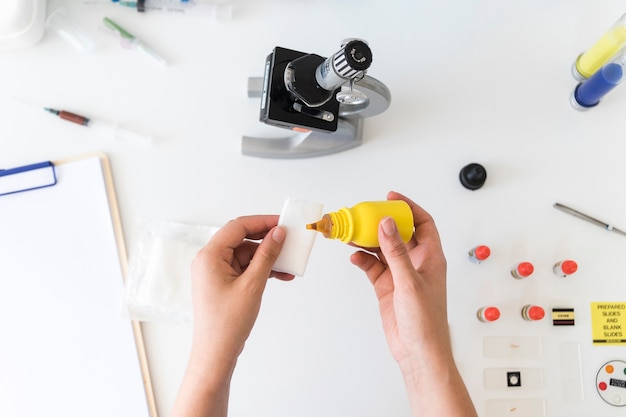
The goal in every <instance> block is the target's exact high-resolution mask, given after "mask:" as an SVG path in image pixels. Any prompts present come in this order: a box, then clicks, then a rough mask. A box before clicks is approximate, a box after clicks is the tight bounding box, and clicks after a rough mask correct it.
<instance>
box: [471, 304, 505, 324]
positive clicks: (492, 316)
mask: <svg viewBox="0 0 626 417" xmlns="http://www.w3.org/2000/svg"><path fill="white" fill-rule="evenodd" d="M476 317H478V320H480V321H482V322H483V323H492V322H494V321H496V320H498V319H499V318H500V310H499V309H498V308H497V307H493V306H485V307H481V308H479V309H478V311H477V312H476Z"/></svg>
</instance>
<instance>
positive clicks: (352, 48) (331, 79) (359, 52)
mask: <svg viewBox="0 0 626 417" xmlns="http://www.w3.org/2000/svg"><path fill="white" fill-rule="evenodd" d="M370 65H372V50H371V49H370V47H369V46H368V45H367V43H365V41H363V40H360V39H351V40H349V41H347V42H345V43H344V44H343V45H342V46H341V49H340V50H339V51H337V52H336V53H334V54H333V55H332V56H331V57H329V58H327V59H326V60H325V61H324V62H323V63H322V64H320V65H319V66H318V67H317V69H316V70H315V79H316V81H317V83H318V84H319V85H320V87H322V88H323V89H325V90H328V91H333V90H335V89H336V88H338V87H340V86H341V85H342V84H345V83H346V82H347V81H349V80H351V79H355V78H361V77H362V76H363V75H364V74H365V71H366V70H367V69H368V68H369V67H370Z"/></svg>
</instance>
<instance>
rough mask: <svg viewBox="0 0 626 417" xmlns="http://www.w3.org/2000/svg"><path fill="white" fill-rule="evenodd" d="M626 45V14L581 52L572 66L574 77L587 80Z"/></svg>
mask: <svg viewBox="0 0 626 417" xmlns="http://www.w3.org/2000/svg"><path fill="white" fill-rule="evenodd" d="M625 46H626V14H624V15H623V16H622V17H620V18H619V19H618V20H617V22H615V23H614V24H613V26H611V28H610V29H609V30H608V31H607V32H606V33H605V34H604V35H602V37H601V38H600V39H599V40H598V41H597V42H596V43H595V44H594V45H593V46H592V47H591V48H589V49H588V50H587V51H585V52H584V53H582V54H580V56H579V57H578V59H576V62H575V63H574V65H573V67H572V74H573V75H574V78H576V79H577V80H579V81H582V80H585V79H587V78H589V77H591V76H592V75H593V74H595V73H596V71H598V70H599V69H600V68H601V67H602V66H603V65H604V64H606V63H607V62H609V60H610V59H611V58H612V57H613V56H615V54H616V53H617V52H618V51H619V50H620V49H622V48H624V47H625Z"/></svg>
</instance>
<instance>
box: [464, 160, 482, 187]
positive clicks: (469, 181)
mask: <svg viewBox="0 0 626 417" xmlns="http://www.w3.org/2000/svg"><path fill="white" fill-rule="evenodd" d="M459 179H460V180H461V184H463V187H465V188H467V189H468V190H478V189H479V188H480V187H482V186H483V184H484V183H485V181H486V180H487V170H486V169H485V167H483V166H482V165H480V164H477V163H471V164H469V165H466V166H464V167H463V169H462V170H461V172H460V173H459Z"/></svg>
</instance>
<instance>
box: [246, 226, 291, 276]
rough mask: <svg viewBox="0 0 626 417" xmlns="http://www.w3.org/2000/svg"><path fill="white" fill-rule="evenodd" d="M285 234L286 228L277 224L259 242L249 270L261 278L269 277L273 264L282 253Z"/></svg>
mask: <svg viewBox="0 0 626 417" xmlns="http://www.w3.org/2000/svg"><path fill="white" fill-rule="evenodd" d="M285 236H286V233H285V229H283V228H282V227H280V226H276V227H274V228H273V229H272V230H270V231H269V233H268V234H267V235H266V236H265V238H264V239H263V241H262V242H261V243H260V244H259V247H258V248H257V250H256V252H255V253H254V256H253V257H252V260H251V262H250V266H249V267H248V271H249V272H250V273H252V275H253V276H256V277H259V278H260V277H263V278H268V277H269V276H270V273H271V272H272V266H273V265H274V263H275V262H276V259H277V258H278V255H280V250H281V249H282V247H283V242H284V241H285Z"/></svg>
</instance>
